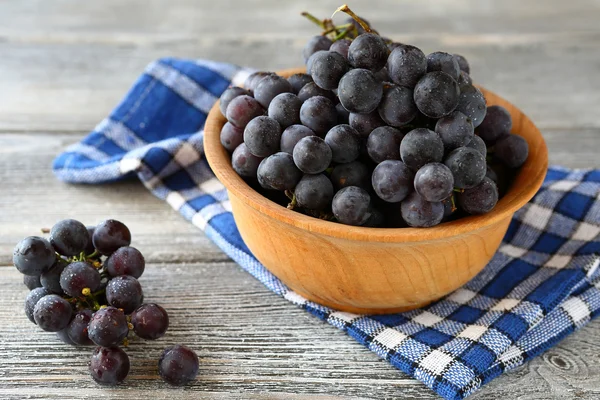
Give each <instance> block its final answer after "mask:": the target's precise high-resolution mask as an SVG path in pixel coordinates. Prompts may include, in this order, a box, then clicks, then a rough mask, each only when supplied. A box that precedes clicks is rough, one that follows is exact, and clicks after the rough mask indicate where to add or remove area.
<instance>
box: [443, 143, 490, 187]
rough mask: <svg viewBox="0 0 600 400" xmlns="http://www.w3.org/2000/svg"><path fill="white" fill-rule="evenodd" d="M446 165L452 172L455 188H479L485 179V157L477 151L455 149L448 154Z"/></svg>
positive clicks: (467, 148)
mask: <svg viewBox="0 0 600 400" xmlns="http://www.w3.org/2000/svg"><path fill="white" fill-rule="evenodd" d="M444 164H446V166H447V167H448V168H450V171H452V175H454V186H455V187H457V188H459V189H468V188H472V187H473V186H477V185H478V184H479V183H480V182H481V181H482V180H483V178H485V171H486V164H485V157H484V156H483V155H482V154H481V153H480V152H479V151H477V150H475V149H472V148H469V147H459V148H457V149H454V150H452V151H451V152H450V154H448V156H447V157H446V160H445V161H444Z"/></svg>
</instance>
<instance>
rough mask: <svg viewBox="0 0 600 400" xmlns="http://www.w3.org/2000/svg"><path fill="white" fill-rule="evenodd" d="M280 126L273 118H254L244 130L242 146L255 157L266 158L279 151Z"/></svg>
mask: <svg viewBox="0 0 600 400" xmlns="http://www.w3.org/2000/svg"><path fill="white" fill-rule="evenodd" d="M280 140H281V126H279V123H278V122H277V121H275V120H274V119H273V118H269V117H266V116H261V117H256V118H254V119H253V120H252V121H250V122H249V123H248V125H246V128H245V129H244V144H246V147H247V148H248V150H250V153H252V154H254V155H255V156H256V157H266V156H270V155H271V154H274V153H277V151H279V141H280Z"/></svg>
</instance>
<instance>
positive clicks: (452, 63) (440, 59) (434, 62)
mask: <svg viewBox="0 0 600 400" xmlns="http://www.w3.org/2000/svg"><path fill="white" fill-rule="evenodd" d="M434 71H442V72H445V73H447V74H448V75H450V76H451V77H452V78H454V80H458V77H459V76H460V66H459V64H458V60H457V59H456V58H455V57H454V56H453V55H452V54H448V53H444V52H443V51H436V52H435V53H431V54H429V55H428V56H427V72H434Z"/></svg>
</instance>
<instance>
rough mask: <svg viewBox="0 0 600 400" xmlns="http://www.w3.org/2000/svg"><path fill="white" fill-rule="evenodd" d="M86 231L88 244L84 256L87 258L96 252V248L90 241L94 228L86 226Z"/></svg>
mask: <svg viewBox="0 0 600 400" xmlns="http://www.w3.org/2000/svg"><path fill="white" fill-rule="evenodd" d="M86 229H87V231H88V244H87V246H85V250H84V251H85V255H86V256H89V255H91V254H94V252H95V251H96V248H95V247H94V241H93V240H92V237H93V236H94V231H95V230H96V227H95V226H86Z"/></svg>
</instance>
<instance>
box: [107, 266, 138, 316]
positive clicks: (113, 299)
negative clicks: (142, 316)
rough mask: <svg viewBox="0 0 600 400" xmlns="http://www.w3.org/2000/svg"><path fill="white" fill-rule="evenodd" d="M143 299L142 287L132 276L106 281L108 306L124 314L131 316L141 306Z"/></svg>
mask: <svg viewBox="0 0 600 400" xmlns="http://www.w3.org/2000/svg"><path fill="white" fill-rule="evenodd" d="M143 298H144V294H143V292H142V285H140V283H139V282H138V280H137V279H136V278H134V277H133V276H129V275H122V276H117V277H114V278H112V279H111V280H110V281H108V285H106V300H107V301H108V304H110V305H111V306H113V307H116V308H120V309H122V310H123V312H124V313H125V314H131V313H132V312H133V311H134V310H135V309H136V308H138V307H139V306H140V304H142V299H143Z"/></svg>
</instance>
